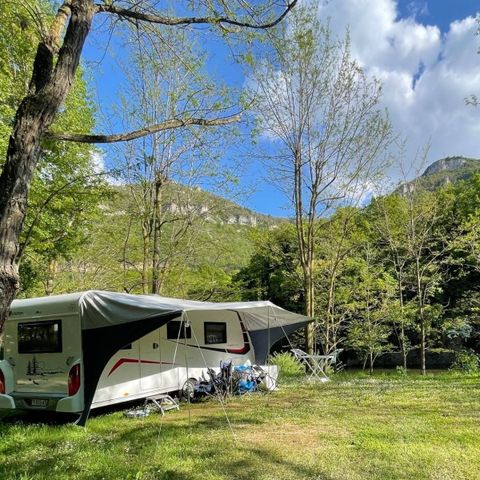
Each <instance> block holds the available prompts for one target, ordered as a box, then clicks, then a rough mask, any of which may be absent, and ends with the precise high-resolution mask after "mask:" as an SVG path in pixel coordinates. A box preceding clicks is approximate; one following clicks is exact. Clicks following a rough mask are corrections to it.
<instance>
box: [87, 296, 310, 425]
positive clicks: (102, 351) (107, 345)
mask: <svg viewBox="0 0 480 480" xmlns="http://www.w3.org/2000/svg"><path fill="white" fill-rule="evenodd" d="M78 302H79V310H80V319H81V329H82V348H83V368H84V388H85V390H84V392H85V393H84V394H85V407H84V411H83V413H82V415H81V417H80V419H79V420H78V422H77V423H78V424H79V425H85V423H86V421H87V418H88V415H89V412H90V407H91V404H92V401H93V397H94V394H95V389H96V387H97V384H98V380H99V378H100V376H101V374H102V371H103V369H104V368H105V365H106V364H107V363H108V361H109V359H110V358H111V357H112V356H113V355H114V354H115V353H116V352H117V351H118V350H119V349H121V348H122V347H123V346H124V345H126V344H128V343H131V342H133V341H135V340H138V339H139V338H141V337H143V336H144V335H146V334H148V333H150V332H152V331H153V330H156V329H157V328H159V327H161V326H162V325H165V324H166V323H168V322H169V321H170V320H172V319H174V318H178V317H182V318H183V317H187V318H188V312H191V311H197V312H198V311H205V312H206V314H207V312H209V311H212V310H217V311H218V310H225V311H234V312H236V313H237V314H238V315H239V316H240V318H241V319H242V321H243V324H244V325H245V328H246V330H247V331H248V332H249V334H250V339H251V342H252V346H253V348H254V351H255V360H256V362H257V363H259V364H262V363H265V361H266V358H267V356H268V353H269V351H270V348H271V347H272V345H273V344H274V343H275V342H277V341H278V340H280V339H281V338H283V337H284V336H287V335H289V334H290V333H292V332H293V331H295V330H297V329H299V328H301V327H303V326H305V325H307V324H308V323H309V322H310V321H312V320H311V319H309V318H308V317H305V316H303V315H299V314H296V313H292V312H289V311H287V310H284V309H283V308H280V307H278V306H276V305H274V304H273V303H271V302H268V301H264V302H263V301H262V302H228V303H213V302H198V301H189V300H180V299H176V298H165V297H160V296H158V295H130V294H124V293H113V292H104V291H96V290H92V291H87V292H84V293H81V294H79V297H78Z"/></svg>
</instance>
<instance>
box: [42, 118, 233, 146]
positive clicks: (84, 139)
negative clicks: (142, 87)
mask: <svg viewBox="0 0 480 480" xmlns="http://www.w3.org/2000/svg"><path fill="white" fill-rule="evenodd" d="M238 121H240V115H239V114H236V115H231V116H230V117H223V118H214V119H213V120H207V119H204V118H187V119H184V120H182V119H179V118H178V119H177V118H173V119H170V120H166V121H165V122H162V123H158V124H156V125H150V126H149V127H145V128H142V129H140V130H135V131H133V132H129V133H118V134H114V135H89V134H82V133H56V132H48V133H47V134H46V135H45V136H46V137H47V138H50V139H52V140H61V141H65V142H77V143H116V142H129V141H131V140H136V139H137V138H142V137H145V136H147V135H151V134H153V133H157V132H161V131H163V130H171V129H174V128H180V127H186V126H189V125H199V126H201V127H216V126H220V125H228V124H230V123H236V122H238Z"/></svg>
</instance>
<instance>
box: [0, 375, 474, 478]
mask: <svg viewBox="0 0 480 480" xmlns="http://www.w3.org/2000/svg"><path fill="white" fill-rule="evenodd" d="M225 409H226V412H227V414H228V417H229V419H230V422H231V425H232V430H233V433H232V431H230V429H229V426H228V423H227V421H226V418H225V413H224V411H223V409H222V407H221V405H220V404H219V403H216V402H213V401H206V402H201V403H198V404H194V405H192V406H191V409H190V415H189V409H188V408H187V406H186V405H184V406H182V408H181V411H180V412H169V413H168V414H167V415H166V416H165V417H163V418H162V417H161V416H160V415H151V416H150V417H148V418H146V419H127V418H124V417H123V415H122V412H121V411H116V412H113V413H109V414H103V415H96V416H94V417H93V418H92V419H91V420H90V422H89V423H88V427H87V429H86V430H85V429H83V428H79V427H74V426H71V425H63V426H58V425H57V426H55V425H39V424H28V423H19V422H18V421H16V422H15V421H13V420H12V419H10V418H6V419H4V421H3V422H2V423H1V424H0V437H1V438H0V478H1V479H11V478H12V479H43V478H48V479H56V478H82V479H87V478H88V479H102V478H105V479H176V480H184V479H185V480H186V479H199V480H200V479H201V480H207V479H240V480H250V479H295V480H299V479H318V480H322V479H341V480H347V479H382V480H384V479H397V478H398V479H400V478H402V479H417V478H418V479H420V478H421V479H441V480H446V479H476V478H478V479H480V376H468V377H462V376H456V375H451V374H444V375H432V376H427V377H426V378H422V377H420V376H417V375H412V376H409V377H407V378H404V377H401V376H397V375H396V374H394V373H393V374H390V375H385V374H384V375H377V376H373V377H368V376H366V375H359V374H356V375H352V374H343V375H341V376H337V377H335V378H334V379H333V380H332V381H331V382H329V383H328V384H321V385H316V384H307V383H304V382H298V381H297V382H289V383H285V384H283V385H282V386H281V390H280V391H278V392H275V393H273V394H268V395H261V394H255V395H251V396H245V397H241V398H235V399H233V400H230V401H228V402H227V404H226V406H225Z"/></svg>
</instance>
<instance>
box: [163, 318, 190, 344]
mask: <svg viewBox="0 0 480 480" xmlns="http://www.w3.org/2000/svg"><path fill="white" fill-rule="evenodd" d="M181 338H192V327H190V325H188V326H187V327H185V325H184V322H178V321H170V322H168V323H167V339H168V340H177V339H178V340H180V339H181Z"/></svg>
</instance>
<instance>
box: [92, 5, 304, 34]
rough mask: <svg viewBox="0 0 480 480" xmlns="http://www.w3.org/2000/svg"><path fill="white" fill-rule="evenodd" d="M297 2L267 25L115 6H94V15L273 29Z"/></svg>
mask: <svg viewBox="0 0 480 480" xmlns="http://www.w3.org/2000/svg"><path fill="white" fill-rule="evenodd" d="M297 1H298V0H292V1H291V2H288V3H287V4H286V6H285V10H284V11H283V13H282V14H281V15H280V16H279V17H277V18H276V19H275V20H273V21H272V22H268V23H259V24H255V23H249V22H241V21H239V20H235V19H233V18H228V17H166V16H163V15H157V14H152V13H147V12H143V11H141V10H136V9H128V8H121V7H116V6H115V5H106V4H102V5H99V4H97V5H95V8H96V13H113V14H115V15H118V16H119V17H122V18H127V19H128V18H132V19H135V20H140V21H144V22H149V23H159V24H161V25H171V26H178V25H193V24H211V25H234V26H236V27H244V28H253V29H267V28H271V27H274V26H275V25H277V24H278V23H280V22H281V21H282V20H283V19H284V18H285V16H286V15H287V14H288V12H289V11H290V10H292V8H293V7H294V6H295V4H296V3H297Z"/></svg>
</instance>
